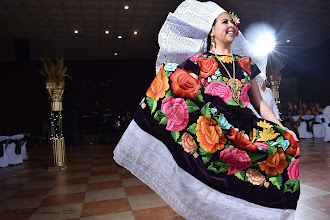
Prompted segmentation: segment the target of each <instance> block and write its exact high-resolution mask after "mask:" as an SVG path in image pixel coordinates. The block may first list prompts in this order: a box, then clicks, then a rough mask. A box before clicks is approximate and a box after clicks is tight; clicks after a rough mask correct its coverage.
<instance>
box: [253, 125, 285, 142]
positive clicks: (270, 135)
mask: <svg viewBox="0 0 330 220" xmlns="http://www.w3.org/2000/svg"><path fill="white" fill-rule="evenodd" d="M259 135H260V138H258V139H257V141H269V140H273V139H274V138H276V137H277V136H279V135H280V134H279V133H275V130H272V129H270V128H264V129H263V130H262V131H259Z"/></svg>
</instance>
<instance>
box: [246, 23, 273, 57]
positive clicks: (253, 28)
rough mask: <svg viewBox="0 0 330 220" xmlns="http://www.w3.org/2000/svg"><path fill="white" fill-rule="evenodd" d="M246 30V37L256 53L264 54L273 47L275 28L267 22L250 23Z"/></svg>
mask: <svg viewBox="0 0 330 220" xmlns="http://www.w3.org/2000/svg"><path fill="white" fill-rule="evenodd" d="M246 30H247V31H246V33H245V36H246V39H247V40H248V41H249V42H250V43H251V44H252V46H253V52H254V53H256V54H257V55H266V54H268V53H270V52H272V51H273V50H274V49H275V45H276V39H275V30H274V29H273V28H272V27H271V26H270V25H269V24H265V23H259V24H252V25H250V26H249V27H248V28H247V29H246Z"/></svg>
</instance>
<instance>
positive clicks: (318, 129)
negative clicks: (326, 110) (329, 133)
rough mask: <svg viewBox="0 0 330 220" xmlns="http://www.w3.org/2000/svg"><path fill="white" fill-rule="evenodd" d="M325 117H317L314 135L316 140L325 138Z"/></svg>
mask: <svg viewBox="0 0 330 220" xmlns="http://www.w3.org/2000/svg"><path fill="white" fill-rule="evenodd" d="M323 121H324V116H323V115H316V116H315V120H314V124H313V135H314V137H315V138H322V137H324V136H325V127H324V125H323Z"/></svg>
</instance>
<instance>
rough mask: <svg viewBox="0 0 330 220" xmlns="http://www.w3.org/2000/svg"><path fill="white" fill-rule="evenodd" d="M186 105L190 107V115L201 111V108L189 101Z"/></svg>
mask: <svg viewBox="0 0 330 220" xmlns="http://www.w3.org/2000/svg"><path fill="white" fill-rule="evenodd" d="M186 104H187V106H188V112H189V113H191V112H194V111H197V110H199V107H198V106H197V105H196V104H195V103H193V102H192V101H190V100H189V99H188V100H187V101H186Z"/></svg>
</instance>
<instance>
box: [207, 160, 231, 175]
mask: <svg viewBox="0 0 330 220" xmlns="http://www.w3.org/2000/svg"><path fill="white" fill-rule="evenodd" d="M228 168H229V166H228V164H226V163H223V162H221V161H214V162H211V164H210V166H209V167H208V168H207V169H208V170H212V171H214V172H216V173H224V172H227V171H228Z"/></svg>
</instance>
